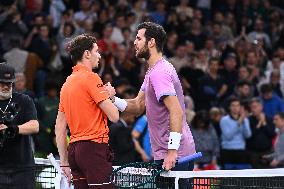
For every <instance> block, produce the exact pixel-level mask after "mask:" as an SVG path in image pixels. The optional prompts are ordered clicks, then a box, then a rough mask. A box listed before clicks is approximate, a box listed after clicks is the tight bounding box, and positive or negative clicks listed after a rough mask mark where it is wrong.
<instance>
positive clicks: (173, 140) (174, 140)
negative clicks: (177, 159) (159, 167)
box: [168, 132, 182, 150]
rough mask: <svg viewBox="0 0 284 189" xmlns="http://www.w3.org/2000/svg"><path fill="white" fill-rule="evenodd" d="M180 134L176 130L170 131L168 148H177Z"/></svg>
mask: <svg viewBox="0 0 284 189" xmlns="http://www.w3.org/2000/svg"><path fill="white" fill-rule="evenodd" d="M181 135H182V134H180V133H178V132H170V137H169V142H168V149H169V150H178V148H179V146H180V139H181Z"/></svg>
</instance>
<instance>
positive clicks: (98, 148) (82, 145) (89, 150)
mask: <svg viewBox="0 0 284 189" xmlns="http://www.w3.org/2000/svg"><path fill="white" fill-rule="evenodd" d="M112 160H113V153H112V151H111V149H110V147H109V145H108V144H104V143H101V144H100V143H96V142H92V141H80V142H74V143H71V144H70V145H69V147H68V161H69V165H70V168H71V172H72V175H73V181H74V187H75V189H89V188H92V189H113V188H114V187H113V185H112V184H111V183H110V175H111V172H112Z"/></svg>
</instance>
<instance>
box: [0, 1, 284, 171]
mask: <svg viewBox="0 0 284 189" xmlns="http://www.w3.org/2000/svg"><path fill="white" fill-rule="evenodd" d="M283 18H284V2H283V1H282V0H177V1H171V0H78V1H77V0H76V1H74V0H3V1H1V4H0V59H1V60H2V61H6V62H8V63H9V64H11V65H12V66H14V68H15V69H16V72H17V76H16V78H17V81H16V82H15V90H16V91H18V92H21V93H25V94H27V95H29V96H30V97H31V98H32V99H34V101H35V103H36V106H37V110H38V118H39V121H40V133H39V134H38V135H36V136H34V141H35V151H36V154H37V155H38V156H45V155H46V154H48V153H49V152H53V153H55V154H56V153H57V150H56V146H55V143H54V125H55V119H56V115H57V110H58V103H59V99H58V98H59V91H60V87H61V86H62V84H63V83H64V81H65V79H66V78H67V77H68V75H70V74H71V72H72V67H73V63H72V62H71V60H70V57H69V55H68V47H67V46H66V43H68V41H69V40H70V39H71V38H72V37H74V36H76V35H78V34H81V33H91V34H93V35H95V36H96V38H97V40H98V41H97V43H98V46H99V49H100V54H101V57H102V58H101V60H100V64H99V68H98V69H97V70H95V71H96V72H97V73H98V74H99V75H100V76H101V77H102V79H103V82H104V83H107V82H110V83H112V84H113V85H114V86H115V88H116V92H117V95H118V96H120V97H123V98H132V97H134V96H135V94H137V92H138V91H139V89H140V85H141V83H142V82H143V81H142V79H143V77H144V75H145V72H146V71H147V67H146V66H147V64H146V63H145V61H144V60H141V59H137V58H135V54H134V53H135V52H134V47H133V41H134V39H135V36H136V33H135V31H136V27H137V25H138V24H139V23H141V22H143V21H153V22H156V23H159V24H161V25H162V26H163V27H164V28H165V30H166V32H167V37H168V38H167V42H166V44H165V48H164V56H165V58H167V59H168V60H169V62H170V63H172V64H173V66H174V67H175V68H176V70H177V72H178V73H179V76H180V80H181V82H182V85H183V88H184V93H185V94H184V95H185V99H186V103H185V107H186V116H187V121H188V122H189V123H190V125H191V130H192V133H193V137H194V139H195V142H196V149H197V151H201V152H203V154H204V156H203V158H201V159H200V160H198V161H197V168H198V169H217V168H218V165H221V168H223V169H241V168H251V167H252V168H267V167H280V166H283V165H284V148H283V146H284V136H283V132H284V115H283V114H282V113H283V112H284V101H283V97H284V82H283V81H284V62H283V61H284V20H283ZM121 119H122V120H123V123H125V124H124V125H123V126H120V127H117V128H120V129H116V127H114V126H113V125H111V126H110V129H111V132H110V136H111V138H110V139H111V141H110V142H111V144H112V146H113V147H114V151H115V152H116V154H119V155H117V156H116V157H117V158H119V159H116V160H115V164H117V165H119V164H123V163H127V162H131V161H137V160H143V161H151V159H152V157H151V153H150V151H151V150H150V144H149V141H148V142H147V140H149V136H148V132H147V130H145V129H144V128H145V127H146V129H147V118H146V117H145V115H142V116H141V117H139V118H136V117H131V116H130V115H123V114H122V115H121ZM145 133H146V134H145ZM140 137H143V140H141V139H140ZM133 138H134V139H136V140H132V139H133ZM122 139H125V140H124V141H123V140H122ZM281 146H282V147H281Z"/></svg>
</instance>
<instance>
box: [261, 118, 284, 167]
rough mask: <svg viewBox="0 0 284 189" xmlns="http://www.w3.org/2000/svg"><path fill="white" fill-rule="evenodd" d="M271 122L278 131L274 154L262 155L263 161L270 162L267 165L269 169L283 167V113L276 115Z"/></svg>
mask: <svg viewBox="0 0 284 189" xmlns="http://www.w3.org/2000/svg"><path fill="white" fill-rule="evenodd" d="M273 122H274V124H275V126H276V128H277V129H278V134H277V139H276V142H275V147H274V153H272V154H269V155H264V156H263V158H264V159H268V160H270V163H269V165H270V166H271V167H283V166H284V151H283V145H284V134H283V133H284V113H282V112H281V113H277V114H276V115H275V116H274V118H273Z"/></svg>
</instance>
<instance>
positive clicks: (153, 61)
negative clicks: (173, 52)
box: [147, 53, 163, 68]
mask: <svg viewBox="0 0 284 189" xmlns="http://www.w3.org/2000/svg"><path fill="white" fill-rule="evenodd" d="M162 58H163V54H162V53H153V54H152V55H151V56H150V58H149V60H148V61H147V62H148V64H149V67H150V68H151V67H153V66H154V65H155V64H156V63H157V62H158V61H159V60H161V59H162Z"/></svg>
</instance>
